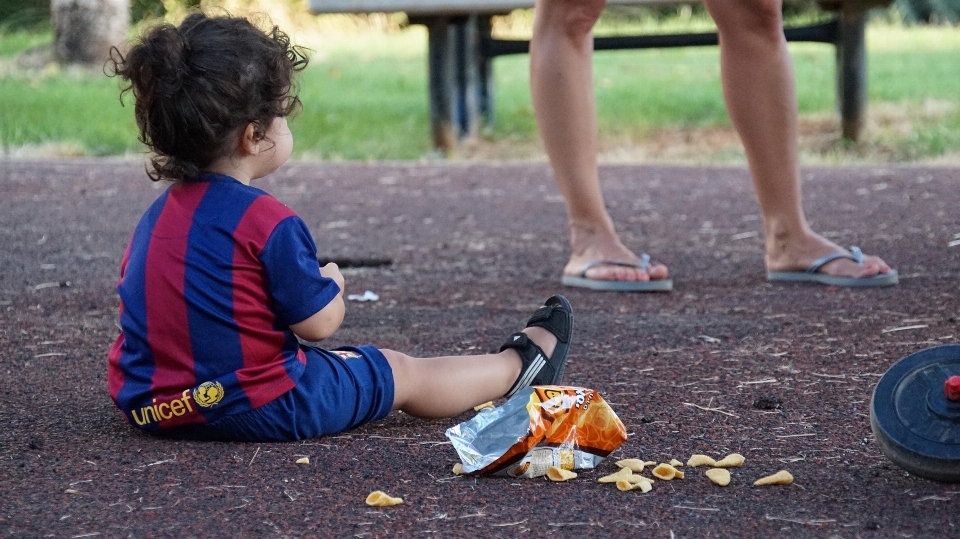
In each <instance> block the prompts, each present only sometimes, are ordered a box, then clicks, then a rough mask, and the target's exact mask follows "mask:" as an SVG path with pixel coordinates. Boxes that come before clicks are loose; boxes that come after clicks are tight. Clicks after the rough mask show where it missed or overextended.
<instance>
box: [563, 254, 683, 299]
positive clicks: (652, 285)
mask: <svg viewBox="0 0 960 539" xmlns="http://www.w3.org/2000/svg"><path fill="white" fill-rule="evenodd" d="M601 264H606V265H608V266H624V267H628V268H639V269H640V271H643V272H646V271H647V266H648V265H650V255H648V254H646V253H644V254H643V256H641V257H640V262H639V263H637V264H635V263H633V262H620V261H618V260H603V259H600V260H593V261H591V262H589V263H588V264H587V265H586V266H584V267H583V269H582V270H580V275H579V276H574V275H564V276H563V279H561V281H560V282H561V283H563V284H564V285H565V286H574V287H578V288H589V289H590V290H607V291H613V292H669V291H671V290H673V281H672V280H670V279H651V280H649V281H604V280H600V279H588V278H587V270H589V269H590V268H592V267H594V266H599V265H601Z"/></svg>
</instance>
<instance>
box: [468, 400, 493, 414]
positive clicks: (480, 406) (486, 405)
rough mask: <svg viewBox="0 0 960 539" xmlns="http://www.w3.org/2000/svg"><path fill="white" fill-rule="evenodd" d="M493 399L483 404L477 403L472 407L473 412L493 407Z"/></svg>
mask: <svg viewBox="0 0 960 539" xmlns="http://www.w3.org/2000/svg"><path fill="white" fill-rule="evenodd" d="M493 407H494V406H493V401H487V402H485V403H483V404H478V405H476V406H474V407H473V411H474V412H479V411H480V410H486V409H487V408H493Z"/></svg>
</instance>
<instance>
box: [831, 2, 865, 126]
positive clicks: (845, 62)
mask: <svg viewBox="0 0 960 539" xmlns="http://www.w3.org/2000/svg"><path fill="white" fill-rule="evenodd" d="M866 20H867V13H866V10H865V9H863V8H857V7H854V6H850V7H844V8H843V9H841V11H840V35H839V36H838V40H837V102H838V103H839V105H840V123H841V130H842V133H843V137H844V138H847V139H850V140H854V141H855V140H857V139H858V138H859V137H860V131H861V130H862V129H863V124H864V120H865V110H866V100H867V59H866V58H867V55H866V50H865V45H864V43H865V40H864V33H865V28H866Z"/></svg>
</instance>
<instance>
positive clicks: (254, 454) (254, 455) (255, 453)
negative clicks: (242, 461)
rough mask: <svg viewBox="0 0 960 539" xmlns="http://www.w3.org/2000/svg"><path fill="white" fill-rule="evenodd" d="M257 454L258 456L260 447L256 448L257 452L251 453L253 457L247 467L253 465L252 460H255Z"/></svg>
mask: <svg viewBox="0 0 960 539" xmlns="http://www.w3.org/2000/svg"><path fill="white" fill-rule="evenodd" d="M258 454H260V446H259V445H258V446H257V450H256V451H254V452H253V457H251V458H250V462H249V463H248V464H247V466H251V465H253V459H255V458H257V455H258Z"/></svg>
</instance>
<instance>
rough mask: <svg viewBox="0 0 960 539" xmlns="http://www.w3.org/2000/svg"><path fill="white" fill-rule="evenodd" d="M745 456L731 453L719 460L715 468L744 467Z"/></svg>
mask: <svg viewBox="0 0 960 539" xmlns="http://www.w3.org/2000/svg"><path fill="white" fill-rule="evenodd" d="M744 460H745V459H744V458H743V455H741V454H740V453H730V454H729V455H727V456H725V457H723V458H722V459H720V460H718V461H717V463H716V464H714V466H716V467H717V468H737V467H740V466H743V461H744Z"/></svg>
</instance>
